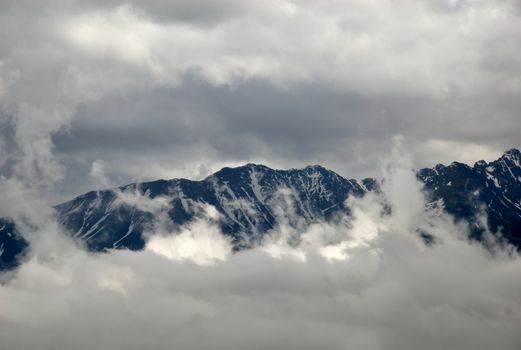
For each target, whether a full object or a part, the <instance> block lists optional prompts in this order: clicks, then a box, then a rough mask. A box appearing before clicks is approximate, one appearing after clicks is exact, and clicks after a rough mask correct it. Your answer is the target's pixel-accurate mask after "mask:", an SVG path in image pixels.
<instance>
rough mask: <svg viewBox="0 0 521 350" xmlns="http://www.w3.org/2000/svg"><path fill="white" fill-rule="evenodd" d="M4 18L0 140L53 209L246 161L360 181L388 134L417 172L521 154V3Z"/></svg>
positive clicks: (78, 12)
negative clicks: (100, 173)
mask: <svg viewBox="0 0 521 350" xmlns="http://www.w3.org/2000/svg"><path fill="white" fill-rule="evenodd" d="M1 6H2V11H1V14H0V25H1V26H2V33H3V36H2V37H1V38H0V50H1V52H2V54H1V55H0V93H1V100H2V109H1V111H2V112H1V115H2V121H4V122H3V123H2V125H5V124H6V122H5V120H11V121H12V122H14V123H15V124H17V127H16V128H14V129H13V130H14V136H15V140H18V141H20V143H19V145H18V149H17V150H18V152H20V153H23V154H25V157H24V159H25V161H24V162H25V164H19V165H18V166H20V167H21V169H20V172H21V173H27V172H28V171H29V170H31V169H32V170H31V171H35V172H36V173H39V172H48V173H49V174H48V177H51V178H53V179H56V180H58V179H60V178H62V180H60V183H59V186H58V191H57V192H56V193H58V195H57V197H58V198H56V199H55V200H54V201H55V202H58V201H60V200H63V199H67V198H69V197H70V196H71V195H73V194H79V193H82V192H84V191H87V190H90V189H91V188H93V187H95V186H96V185H98V182H97V179H96V178H92V177H90V176H89V173H90V170H91V169H92V164H93V163H94V162H98V163H97V164H100V163H99V162H104V164H105V165H106V166H105V168H106V169H105V171H106V175H107V179H106V180H107V181H104V183H107V184H109V185H116V184H121V183H128V182H131V181H134V180H136V179H144V180H145V179H156V178H172V177H202V176H205V175H208V173H209V172H211V171H213V170H217V169H218V168H220V167H221V166H223V165H224V164H240V163H244V162H250V161H256V162H264V163H268V165H271V166H275V167H290V166H303V165H307V164H315V163H319V164H322V165H324V166H327V167H330V168H332V169H334V170H336V171H338V172H340V173H342V174H345V175H347V176H349V177H359V176H373V175H374V173H375V171H374V169H375V159H376V158H378V157H380V155H382V154H384V153H385V150H386V149H388V147H389V145H390V144H391V142H392V141H391V139H392V137H393V136H394V135H395V134H403V135H404V136H406V139H407V140H408V141H407V142H408V143H409V148H410V149H411V150H414V153H415V157H414V159H415V160H416V161H417V163H418V164H417V166H427V165H432V164H436V163H438V162H449V161H453V160H458V161H465V162H473V161H476V160H478V159H479V158H489V159H493V158H495V157H497V156H498V155H499V154H500V153H501V151H503V150H505V149H509V148H511V147H521V145H520V144H519V136H520V135H519V128H518V124H519V115H518V111H519V109H520V106H519V99H518V98H517V96H518V95H519V92H520V91H521V83H520V81H521V80H520V71H519V65H518V64H516V62H519V60H520V59H521V52H520V50H519V45H518V44H517V43H518V42H519V40H520V39H521V38H520V36H521V28H520V27H519V23H520V21H519V13H520V10H519V6H518V4H517V2H516V1H427V0H426V1H402V2H399V3H395V2H391V1H358V0H352V1H330V2H323V1H303V2H292V1H282V0H281V1H278V0H277V1H275V0H273V1H265V2H256V1H232V0H230V1H228V0H223V1H215V2H211V3H204V4H203V3H193V2H188V1H172V2H167V1H147V2H135V1H125V2H123V1H115V0H114V1H82V2H78V1H73V0H55V1H47V2H45V3H41V2H38V1H28V0H24V1H5V2H2V4H1ZM4 129H7V130H4ZM2 130H3V131H2V133H3V134H9V130H10V129H9V128H8V127H6V128H2ZM237 145H240V147H237ZM51 150H52V151H51ZM53 152H54V153H55V155H56V156H57V161H56V160H55V159H54V157H53ZM6 157H7V156H6V155H2V157H1V158H0V159H3V158H6ZM7 158H9V157H7ZM8 163H9V161H8ZM15 168H16V167H15Z"/></svg>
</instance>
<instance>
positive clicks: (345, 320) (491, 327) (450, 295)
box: [0, 151, 521, 350]
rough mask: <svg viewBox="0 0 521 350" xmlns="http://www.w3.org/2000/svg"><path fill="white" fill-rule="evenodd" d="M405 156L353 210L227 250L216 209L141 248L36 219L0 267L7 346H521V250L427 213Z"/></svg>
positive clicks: (1, 333) (0, 326)
mask: <svg viewBox="0 0 521 350" xmlns="http://www.w3.org/2000/svg"><path fill="white" fill-rule="evenodd" d="M410 164H411V163H410V160H409V159H408V157H407V156H404V155H403V154H401V153H400V152H397V151H395V152H394V154H393V155H392V156H391V159H390V160H389V162H388V163H387V164H386V165H384V166H383V172H384V174H383V175H384V178H385V181H384V185H383V188H382V191H383V192H382V194H381V195H379V194H371V195H367V196H365V197H364V198H358V199H351V200H349V201H348V203H346V205H348V206H349V207H350V209H351V213H352V217H350V218H339V219H338V220H335V222H334V223H332V222H329V223H328V222H322V223H316V224H314V225H311V226H307V227H304V226H302V227H299V226H298V225H296V226H295V225H286V224H281V225H280V226H279V227H277V229H276V230H274V231H273V232H270V235H269V236H267V237H266V239H265V240H264V241H263V243H261V244H259V245H258V246H257V247H255V248H253V249H250V250H245V251H240V252H235V253H234V252H233V251H232V248H231V245H230V244H227V241H226V239H224V238H222V236H221V235H220V234H219V232H218V229H217V226H216V225H215V224H214V222H213V220H212V215H211V213H210V214H209V216H208V217H207V219H201V220H199V221H196V222H195V223H193V224H192V225H190V226H186V227H184V228H183V230H182V231H181V232H180V234H178V235H167V232H164V231H162V228H161V225H160V223H158V225H157V226H156V228H157V232H151V233H150V234H151V237H152V238H150V240H149V242H148V245H147V248H146V249H145V250H144V251H141V252H131V251H121V250H117V251H110V252H108V253H103V254H91V253H87V252H86V251H85V250H83V249H82V248H81V247H78V246H76V245H75V244H72V243H71V241H69V240H68V238H66V237H65V235H60V234H57V233H56V232H57V231H58V230H59V228H58V226H56V225H52V224H51V223H49V221H42V222H46V224H44V225H40V226H39V229H37V230H36V231H38V230H39V231H38V232H33V233H32V235H31V237H32V243H33V250H32V252H31V256H30V257H29V258H28V260H27V261H26V262H24V263H23V264H22V265H21V266H20V267H19V268H18V269H17V270H16V271H11V272H9V273H8V274H4V275H3V276H2V280H3V284H2V285H1V286H0V302H1V305H2V308H1V311H0V344H1V347H2V348H5V349H13V350H16V349H28V348H38V349H93V348H103V349H143V348H151V349H172V348H176V349H206V348H212V349H246V348H247V349H266V348H284V349H317V348H321V349H369V350H371V349H418V348H421V349H447V348H450V349H492V348H494V349H519V347H520V345H521V336H520V332H519V330H520V327H519V325H520V324H521V302H520V300H519V295H521V281H520V280H519V278H518V277H519V271H521V260H520V259H519V256H518V255H517V253H516V252H515V251H514V250H512V249H509V247H508V246H506V245H504V244H501V242H497V241H492V240H491V241H490V244H489V246H488V247H484V246H483V245H482V244H478V243H472V242H469V241H468V240H467V238H466V237H467V227H466V226H465V225H462V224H457V223H454V221H453V220H452V218H451V217H449V216H447V215H446V214H444V213H443V212H441V211H440V210H438V209H437V208H430V209H425V205H424V203H425V202H424V199H423V195H422V192H421V188H420V185H419V184H418V183H417V182H416V179H415V176H414V173H413V172H412V171H411V170H410V169H411V167H410ZM281 208H285V209H284V210H281V215H286V216H287V218H286V219H287V220H286V222H288V221H289V220H292V217H291V215H292V213H291V210H290V209H288V206H284V205H281ZM46 220H48V219H46ZM424 232H425V233H428V234H430V235H432V236H433V237H434V243H432V244H426V243H425V241H424V240H423V239H422V238H421V237H420V235H419V233H424ZM42 237H44V238H42ZM50 239H52V240H53V246H54V247H55V249H53V250H52V251H49V247H50V246H49V244H44V243H42V240H43V241H44V242H45V241H48V240H50ZM202 243H204V244H202Z"/></svg>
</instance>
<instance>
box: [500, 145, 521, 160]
mask: <svg viewBox="0 0 521 350" xmlns="http://www.w3.org/2000/svg"><path fill="white" fill-rule="evenodd" d="M501 158H505V159H510V160H513V159H515V160H518V161H519V160H521V152H520V151H519V150H518V149H517V148H511V149H509V150H508V151H506V152H505V153H503V155H502V156H501Z"/></svg>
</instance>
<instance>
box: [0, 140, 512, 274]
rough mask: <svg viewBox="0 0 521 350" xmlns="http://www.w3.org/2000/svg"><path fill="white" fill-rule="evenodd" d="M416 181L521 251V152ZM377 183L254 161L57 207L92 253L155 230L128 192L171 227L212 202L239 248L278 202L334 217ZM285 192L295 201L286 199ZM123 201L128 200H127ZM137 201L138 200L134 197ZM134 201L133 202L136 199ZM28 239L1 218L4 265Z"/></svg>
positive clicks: (135, 241)
mask: <svg viewBox="0 0 521 350" xmlns="http://www.w3.org/2000/svg"><path fill="white" fill-rule="evenodd" d="M417 176H418V179H420V180H421V181H422V182H423V183H424V184H425V192H426V194H427V196H428V198H429V200H430V201H432V202H438V203H443V206H444V208H445V210H446V211H447V212H448V213H450V214H452V215H454V216H455V217H456V218H458V219H461V220H467V221H469V222H470V223H471V224H472V225H473V227H474V231H473V234H474V236H475V237H476V238H479V235H480V233H481V231H482V227H479V225H478V224H477V223H478V222H479V221H478V220H477V215H478V214H479V213H481V212H482V213H484V214H487V215H488V220H489V225H490V227H491V228H492V230H493V231H497V230H501V232H502V233H503V234H504V236H505V237H506V238H507V239H508V241H509V242H511V243H512V244H514V245H516V246H517V247H518V248H521V152H519V151H518V150H516V149H512V150H509V151H507V152H505V153H504V154H503V156H502V157H500V158H499V159H498V160H496V161H493V162H490V163H487V162H485V161H479V162H477V163H476V164H475V165H474V166H472V167H471V166H468V165H465V164H462V163H457V162H455V163H452V164H451V165H448V166H444V165H441V164H439V165H437V166H435V167H434V168H432V169H431V168H426V169H421V170H420V171H418V173H417ZM376 188H378V182H377V181H376V180H374V179H364V180H362V181H361V182H358V181H356V180H350V179H346V178H344V177H342V176H340V175H338V174H336V173H334V172H332V171H330V170H327V169H325V168H323V167H321V166H309V167H306V168H304V169H291V170H275V169H271V168H268V167H266V166H263V165H255V164H248V165H245V166H242V167H238V168H224V169H222V170H220V171H218V172H216V173H215V174H213V175H211V176H209V177H207V178H206V179H204V180H201V181H190V180H186V179H174V180H158V181H153V182H146V183H141V184H130V185H127V186H123V187H120V188H118V189H115V190H105V191H92V192H88V193H86V194H83V195H81V196H79V197H76V198H74V199H72V200H71V201H69V202H66V203H63V204H60V205H58V206H56V207H55V209H56V214H57V218H58V220H59V221H60V222H61V223H62V225H63V226H64V227H65V228H67V229H68V230H69V231H70V232H71V234H72V236H73V237H75V238H77V239H80V240H83V241H84V242H85V243H86V245H87V247H88V248H89V249H91V250H93V251H101V250H104V249H112V248H128V249H132V250H137V249H141V248H143V247H144V244H145V237H143V233H144V231H146V230H147V229H151V228H152V227H151V226H152V224H153V222H154V219H155V218H154V214H153V213H152V212H151V211H149V210H147V208H146V207H145V208H143V207H142V206H140V205H133V204H132V203H129V202H126V201H125V200H124V198H125V197H128V196H130V198H133V197H132V196H137V195H138V194H142V195H143V196H144V197H145V199H146V198H148V200H152V201H153V200H157V199H162V200H163V205H164V206H165V208H164V211H163V212H162V213H164V214H166V216H167V217H168V218H169V219H170V225H172V228H175V226H178V225H182V224H184V223H187V222H189V221H190V220H192V219H193V217H194V216H195V215H198V214H199V213H200V211H201V206H202V205H211V206H214V207H215V208H216V210H217V211H218V212H219V213H220V214H221V216H222V220H221V228H222V230H223V232H224V233H225V234H227V235H230V236H231V237H232V238H233V240H234V243H235V245H236V248H237V249H241V248H243V247H244V244H247V243H245V242H247V240H245V239H244V237H247V238H248V237H249V238H253V239H255V238H256V237H259V236H260V235H262V234H263V233H264V232H266V231H268V230H269V229H271V228H273V227H274V225H275V224H276V223H277V208H278V206H280V205H282V206H284V205H287V206H293V210H294V213H295V214H296V215H295V216H296V217H298V218H300V220H301V221H302V222H304V223H310V222H312V221H314V220H328V219H330V218H332V217H333V216H334V215H335V214H336V213H338V212H340V211H345V210H346V209H345V207H344V205H343V203H344V201H345V200H346V199H347V198H348V197H349V196H351V195H352V196H363V195H364V194H365V193H366V192H368V191H373V190H375V189H376ZM280 189H285V193H286V195H287V196H289V197H290V198H291V200H289V202H285V201H284V200H283V198H281V193H280V191H279V190H280ZM122 198H123V199H122ZM131 202H132V201H131ZM134 204H135V203H134ZM25 247H26V243H25V242H24V241H23V240H22V239H21V238H20V237H19V236H18V235H17V234H16V232H15V230H14V227H13V225H12V224H11V223H10V222H9V221H8V220H2V219H0V269H2V268H6V267H10V266H14V265H15V257H16V255H17V254H19V253H20V252H22V251H23V249H25Z"/></svg>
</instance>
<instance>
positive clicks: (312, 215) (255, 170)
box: [56, 164, 365, 250]
mask: <svg viewBox="0 0 521 350" xmlns="http://www.w3.org/2000/svg"><path fill="white" fill-rule="evenodd" d="M282 188H284V189H287V190H289V192H288V193H289V195H291V196H292V198H293V200H294V203H293V204H294V210H295V213H296V215H297V216H298V217H300V218H302V219H303V220H304V221H305V222H311V221H313V220H316V219H327V218H329V217H331V216H332V215H334V214H335V213H336V212H338V211H339V210H344V206H343V203H344V201H345V200H346V199H347V197H348V196H349V195H355V196H362V195H363V194H364V193H365V190H364V188H363V186H362V185H360V184H359V183H358V182H357V181H356V180H348V179H345V178H343V177H342V176H340V175H338V174H336V173H334V172H332V171H329V170H327V169H325V168H323V167H320V166H309V167H306V168H305V169H300V170H296V169H292V170H274V169H270V168H268V167H266V166H262V165H255V164H248V165H245V166H242V167H238V168H224V169H222V170H220V171H218V172H217V173H215V174H213V175H211V176H209V177H208V178H206V179H204V180H202V181H190V180H185V179H174V180H169V181H165V180H159V181H154V182H147V183H142V184H139V185H136V184H131V185H128V186H124V187H121V188H120V189H119V190H118V191H119V192H120V193H129V192H130V193H132V192H134V191H136V190H138V191H140V192H141V193H144V194H145V195H146V196H148V197H150V198H151V199H153V198H157V197H160V196H166V197H168V201H169V208H168V216H169V218H170V219H171V221H172V222H173V223H174V224H184V223H186V222H187V221H189V220H191V219H192V217H193V216H194V215H195V214H197V212H198V210H199V207H200V205H202V204H209V205H212V206H214V207H215V208H216V209H217V210H218V212H219V213H220V214H221V215H222V217H223V220H222V224H221V228H222V230H223V232H224V233H226V234H228V235H230V236H232V237H233V238H234V239H235V242H236V244H240V243H242V242H243V240H242V239H240V237H239V236H240V234H246V235H248V236H252V235H255V234H258V233H263V232H266V231H267V230H269V229H270V228H272V227H273V226H274V225H275V223H276V213H275V212H274V210H275V207H276V205H275V204H276V203H275V202H276V200H277V198H276V197H277V195H278V190H279V189H282ZM292 202H293V201H292ZM56 210H57V213H58V218H59V220H60V222H61V223H62V224H63V225H64V226H65V227H67V228H68V229H69V230H70V231H72V232H74V236H75V237H78V238H81V239H83V240H85V241H86V243H87V245H88V247H89V248H90V249H92V250H102V249H106V248H117V247H127V248H130V249H140V248H142V247H143V246H144V243H145V242H144V240H143V237H142V232H143V230H144V229H145V228H146V227H148V226H149V225H150V224H151V223H152V215H151V214H150V213H147V212H145V211H143V210H140V209H139V208H137V207H135V206H130V205H126V204H125V203H122V202H121V201H120V200H119V198H118V196H117V193H116V192H115V191H111V190H109V191H99V192H89V193H87V194H85V195H82V196H79V197H77V198H75V199H73V200H72V201H70V202H67V203H64V204H61V205H59V206H57V207H56Z"/></svg>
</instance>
